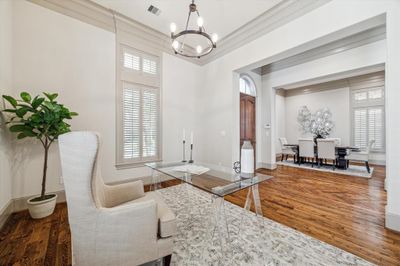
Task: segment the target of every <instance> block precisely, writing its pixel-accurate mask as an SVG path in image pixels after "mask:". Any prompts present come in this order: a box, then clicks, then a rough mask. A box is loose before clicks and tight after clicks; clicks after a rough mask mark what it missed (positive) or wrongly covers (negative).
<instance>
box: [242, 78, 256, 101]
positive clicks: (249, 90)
mask: <svg viewBox="0 0 400 266" xmlns="http://www.w3.org/2000/svg"><path fill="white" fill-rule="evenodd" d="M239 89H240V92H241V93H244V94H247V95H251V96H254V97H256V86H255V85H254V82H253V80H252V79H251V78H250V77H248V76H242V77H240V79H239Z"/></svg>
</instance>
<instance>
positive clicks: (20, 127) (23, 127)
mask: <svg viewBox="0 0 400 266" xmlns="http://www.w3.org/2000/svg"><path fill="white" fill-rule="evenodd" d="M27 130H31V129H30V128H29V127H27V126H26V125H13V126H11V127H10V131H11V132H23V131H27Z"/></svg>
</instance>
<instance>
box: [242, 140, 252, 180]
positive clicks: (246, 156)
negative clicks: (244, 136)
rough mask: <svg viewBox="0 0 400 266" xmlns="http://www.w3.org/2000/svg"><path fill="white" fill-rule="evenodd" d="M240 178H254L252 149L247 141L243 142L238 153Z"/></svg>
mask: <svg viewBox="0 0 400 266" xmlns="http://www.w3.org/2000/svg"><path fill="white" fill-rule="evenodd" d="M240 176H241V177H244V178H250V177H253V176H254V149H253V146H252V145H251V142H250V141H248V140H246V141H244V142H243V146H242V149H241V153H240Z"/></svg>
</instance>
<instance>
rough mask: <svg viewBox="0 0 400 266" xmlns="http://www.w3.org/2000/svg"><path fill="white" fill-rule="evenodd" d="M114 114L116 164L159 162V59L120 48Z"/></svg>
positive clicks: (131, 49)
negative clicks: (115, 117) (115, 124)
mask: <svg viewBox="0 0 400 266" xmlns="http://www.w3.org/2000/svg"><path fill="white" fill-rule="evenodd" d="M121 48H122V49H121V51H122V52H121V54H120V58H121V60H120V62H121V64H120V66H119V68H118V69H119V73H118V74H117V76H118V78H119V80H118V82H119V84H120V85H119V86H118V91H119V93H118V94H119V96H118V99H119V100H118V103H117V113H118V116H119V119H118V125H117V147H118V148H117V153H118V154H117V165H130V164H141V163H144V162H151V161H157V160H160V158H161V155H160V147H161V143H160V140H161V136H160V132H161V131H160V75H159V73H158V72H159V71H158V68H159V67H160V66H159V59H158V57H157V56H153V55H150V54H147V53H144V52H141V51H137V50H135V49H133V48H130V47H126V46H121Z"/></svg>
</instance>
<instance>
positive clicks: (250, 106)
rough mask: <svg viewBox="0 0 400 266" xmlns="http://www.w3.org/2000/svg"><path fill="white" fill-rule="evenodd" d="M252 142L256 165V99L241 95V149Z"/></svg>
mask: <svg viewBox="0 0 400 266" xmlns="http://www.w3.org/2000/svg"><path fill="white" fill-rule="evenodd" d="M245 140H250V142H251V145H253V149H254V163H255V162H256V160H255V154H256V153H255V152H256V98H255V97H253V96H250V95H247V94H243V93H241V94H240V148H242V145H243V142H244V141H245Z"/></svg>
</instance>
